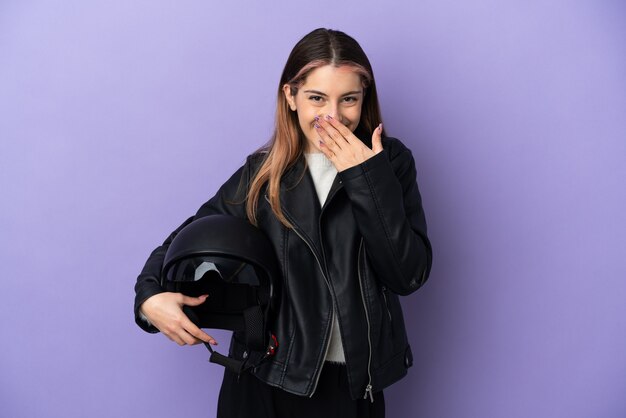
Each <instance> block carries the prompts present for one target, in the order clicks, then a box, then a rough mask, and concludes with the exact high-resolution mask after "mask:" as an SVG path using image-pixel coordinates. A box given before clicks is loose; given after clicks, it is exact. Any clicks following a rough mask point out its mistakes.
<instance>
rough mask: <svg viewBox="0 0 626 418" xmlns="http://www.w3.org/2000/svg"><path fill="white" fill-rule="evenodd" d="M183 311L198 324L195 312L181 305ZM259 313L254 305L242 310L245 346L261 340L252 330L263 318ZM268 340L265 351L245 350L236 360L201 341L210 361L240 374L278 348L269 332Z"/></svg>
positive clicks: (275, 340)
mask: <svg viewBox="0 0 626 418" xmlns="http://www.w3.org/2000/svg"><path fill="white" fill-rule="evenodd" d="M183 312H184V313H185V315H187V317H188V318H189V319H190V320H191V322H193V323H194V324H196V325H198V324H199V323H200V318H198V316H197V315H196V313H195V312H194V311H193V310H192V309H191V308H190V307H189V306H183ZM261 315H262V313H261V312H260V309H256V308H254V307H253V308H249V309H247V310H246V311H245V312H244V316H245V320H244V324H245V325H244V326H245V330H244V331H246V332H245V335H246V337H247V339H248V340H249V341H246V343H247V344H246V345H247V346H255V345H257V344H258V343H259V342H260V341H263V337H262V336H261V335H256V333H255V332H254V330H255V329H259V328H258V323H259V321H262V319H263V318H262V316H261ZM268 332H269V331H268ZM268 341H269V343H268V346H267V349H266V350H265V353H262V354H260V355H259V352H258V351H250V352H248V351H246V352H244V359H243V360H237V359H234V358H232V357H228V356H225V355H223V354H220V353H219V352H217V351H215V350H213V347H211V344H209V343H207V342H205V341H203V342H202V343H203V344H204V346H205V347H206V348H207V349H208V350H209V352H210V353H211V356H210V357H209V361H210V362H211V363H215V364H219V365H221V366H224V367H225V368H227V369H228V370H230V371H231V372H233V373H236V374H237V376H240V375H241V374H242V373H245V372H247V371H248V370H250V369H253V368H255V367H257V366H259V365H261V364H262V363H264V362H265V361H266V360H267V359H269V358H270V357H272V356H273V355H274V354H275V353H276V349H277V348H278V340H277V339H276V336H275V335H274V334H272V333H271V332H270V333H269V338H268Z"/></svg>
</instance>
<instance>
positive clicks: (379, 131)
mask: <svg viewBox="0 0 626 418" xmlns="http://www.w3.org/2000/svg"><path fill="white" fill-rule="evenodd" d="M382 138H383V124H382V123H381V124H379V125H378V127H377V128H376V129H374V133H373V134H372V151H374V154H378V153H379V152H381V151H382V150H383V142H382Z"/></svg>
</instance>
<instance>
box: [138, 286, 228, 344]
mask: <svg viewBox="0 0 626 418" xmlns="http://www.w3.org/2000/svg"><path fill="white" fill-rule="evenodd" d="M206 298H207V295H202V296H199V297H189V296H185V295H182V294H180V293H171V292H164V293H159V294H157V295H154V296H152V297H150V298H149V299H147V300H146V301H145V302H144V303H143V304H142V306H141V309H142V312H143V313H144V314H145V315H146V317H147V318H148V320H149V321H150V323H152V324H153V325H154V326H155V327H157V328H158V329H159V331H161V332H162V333H163V334H164V335H165V336H166V337H167V338H169V339H170V340H172V341H174V342H175V343H176V344H178V345H186V344H189V345H192V344H198V343H201V342H203V341H204V342H207V343H209V344H212V345H217V341H215V339H214V338H213V337H211V336H210V335H208V334H206V333H205V332H204V331H202V330H201V329H200V328H198V327H197V326H196V325H195V324H194V323H193V322H192V321H191V320H190V319H189V318H188V317H187V315H185V314H184V312H183V310H182V307H183V305H189V306H197V305H200V304H201V303H203V302H204V301H205V300H206Z"/></svg>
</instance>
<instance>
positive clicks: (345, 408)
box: [217, 363, 385, 418]
mask: <svg viewBox="0 0 626 418" xmlns="http://www.w3.org/2000/svg"><path fill="white" fill-rule="evenodd" d="M292 417H293V418H296V417H297V418H308V417H315V418H320V417H323V418H384V417H385V398H384V396H383V392H382V391H381V392H376V393H375V394H374V402H373V403H372V402H370V399H369V398H367V399H358V400H356V401H353V400H352V399H351V398H350V392H349V389H348V376H347V374H346V367H345V366H344V365H337V364H332V363H325V364H324V368H323V369H322V374H321V375H320V380H319V382H318V385H317V390H316V391H315V394H314V395H313V397H311V398H309V397H306V396H298V395H294V394H291V393H289V392H285V391H284V390H282V389H278V388H275V387H272V386H269V385H267V384H265V383H263V382H261V381H260V380H259V379H257V378H256V377H254V376H252V375H250V374H243V375H242V376H241V378H240V379H239V381H237V375H236V374H234V373H231V372H229V371H227V370H226V371H224V380H223V382H222V388H221V389H220V395H219V400H218V403H217V418H292Z"/></svg>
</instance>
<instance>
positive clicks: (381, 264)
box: [339, 138, 432, 295]
mask: <svg viewBox="0 0 626 418" xmlns="http://www.w3.org/2000/svg"><path fill="white" fill-rule="evenodd" d="M383 141H384V142H383V148H384V150H383V151H382V152H380V153H378V154H377V155H375V156H374V157H371V158H370V159H368V160H366V161H365V162H363V163H362V164H359V165H357V166H354V167H351V168H349V169H346V170H344V171H342V172H340V173H339V176H340V179H341V181H342V183H343V185H344V188H345V190H346V192H347V193H348V196H349V199H350V201H351V203H352V211H353V214H354V216H355V218H356V221H357V224H358V227H359V230H360V232H361V234H362V235H363V238H364V241H365V248H366V250H367V254H368V259H369V261H370V263H371V264H372V268H373V269H374V270H375V272H376V276H377V277H378V278H379V280H381V281H382V282H384V284H386V285H387V287H388V288H389V289H390V290H391V291H393V292H395V293H397V294H399V295H408V294H410V293H412V292H414V291H415V290H417V289H418V288H419V287H421V286H422V285H423V284H424V283H425V282H426V280H427V278H428V275H429V274H430V268H431V265H432V249H431V245H430V241H429V240H428V237H427V234H426V219H425V216H424V210H423V209H422V200H421V196H420V193H419V189H418V186H417V181H416V169H415V161H414V159H413V156H412V154H411V151H410V150H409V149H408V148H406V147H405V146H404V145H403V144H402V143H401V142H400V141H398V140H397V139H393V138H386V140H383Z"/></svg>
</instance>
